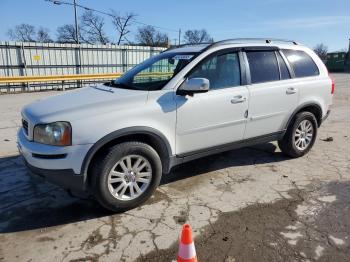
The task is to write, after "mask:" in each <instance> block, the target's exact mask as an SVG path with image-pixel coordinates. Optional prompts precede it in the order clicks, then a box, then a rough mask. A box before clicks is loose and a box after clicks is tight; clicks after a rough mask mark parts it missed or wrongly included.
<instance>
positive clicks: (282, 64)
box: [276, 52, 290, 80]
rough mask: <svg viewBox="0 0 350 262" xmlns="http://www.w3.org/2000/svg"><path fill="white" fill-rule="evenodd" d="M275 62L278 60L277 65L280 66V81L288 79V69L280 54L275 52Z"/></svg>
mask: <svg viewBox="0 0 350 262" xmlns="http://www.w3.org/2000/svg"><path fill="white" fill-rule="evenodd" d="M276 56H277V60H278V65H279V66H280V79H281V80H284V79H290V73H289V70H288V67H287V65H286V62H284V60H283V58H282V56H281V54H280V53H279V52H276Z"/></svg>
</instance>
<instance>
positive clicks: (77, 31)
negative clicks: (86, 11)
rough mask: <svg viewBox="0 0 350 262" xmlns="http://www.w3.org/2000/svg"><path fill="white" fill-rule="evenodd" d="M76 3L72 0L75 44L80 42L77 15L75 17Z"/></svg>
mask: <svg viewBox="0 0 350 262" xmlns="http://www.w3.org/2000/svg"><path fill="white" fill-rule="evenodd" d="M77 16H78V15H77V3H76V0H74V20H75V39H76V41H77V44H80V41H79V26H78V17H77Z"/></svg>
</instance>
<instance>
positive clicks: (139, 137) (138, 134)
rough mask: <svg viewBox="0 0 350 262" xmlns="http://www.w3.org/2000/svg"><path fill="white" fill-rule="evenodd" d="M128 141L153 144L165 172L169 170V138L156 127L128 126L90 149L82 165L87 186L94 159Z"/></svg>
mask: <svg viewBox="0 0 350 262" xmlns="http://www.w3.org/2000/svg"><path fill="white" fill-rule="evenodd" d="M127 141H138V142H144V143H147V144H149V145H150V146H152V147H153V148H154V149H155V150H156V151H157V153H158V154H159V157H160V158H161V162H162V169H163V173H167V172H169V170H170V159H171V156H172V150H171V146H170V143H169V141H168V139H167V138H166V137H165V136H164V135H163V134H162V133H161V132H159V131H158V130H156V129H154V128H150V127H143V126H137V127H128V128H123V129H120V130H117V131H114V132H112V133H110V134H108V135H106V136H104V137H103V138H101V139H100V140H98V141H97V142H96V143H95V144H94V145H93V146H92V147H91V148H90V149H89V151H88V153H87V154H86V156H85V158H84V161H83V164H82V167H81V174H82V175H83V176H84V185H85V188H86V187H87V186H88V185H89V173H90V171H91V166H92V164H93V162H94V160H95V159H98V157H99V156H101V155H102V154H103V152H105V150H107V149H108V148H109V147H110V146H113V145H116V144H119V143H123V142H127Z"/></svg>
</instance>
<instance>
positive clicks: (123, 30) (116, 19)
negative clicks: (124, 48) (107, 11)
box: [112, 10, 137, 45]
mask: <svg viewBox="0 0 350 262" xmlns="http://www.w3.org/2000/svg"><path fill="white" fill-rule="evenodd" d="M112 14H113V18H112V23H113V25H114V27H115V29H116V30H117V32H118V39H117V44H118V45H120V44H121V42H122V41H123V40H125V41H126V42H128V43H129V42H130V41H129V40H128V39H127V38H126V35H128V34H129V33H130V30H129V28H130V27H131V25H132V23H133V21H134V19H135V17H136V16H137V15H136V14H134V13H126V14H125V15H124V16H121V15H119V14H117V13H116V12H115V11H113V10H112Z"/></svg>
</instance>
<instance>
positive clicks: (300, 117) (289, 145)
mask: <svg viewBox="0 0 350 262" xmlns="http://www.w3.org/2000/svg"><path fill="white" fill-rule="evenodd" d="M317 128H318V125H317V120H316V118H315V116H314V115H313V114H312V113H310V112H301V113H298V114H297V115H296V116H295V118H294V121H293V122H292V123H291V124H290V125H289V127H288V129H287V131H286V134H285V135H284V137H283V139H282V140H279V141H278V146H279V147H280V149H281V151H282V152H283V153H284V154H286V155H288V156H291V157H301V156H303V155H305V154H306V153H307V152H309V151H310V149H311V148H312V146H313V145H314V143H315V140H316V136H317Z"/></svg>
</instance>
